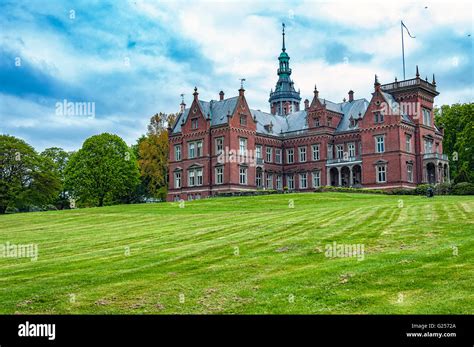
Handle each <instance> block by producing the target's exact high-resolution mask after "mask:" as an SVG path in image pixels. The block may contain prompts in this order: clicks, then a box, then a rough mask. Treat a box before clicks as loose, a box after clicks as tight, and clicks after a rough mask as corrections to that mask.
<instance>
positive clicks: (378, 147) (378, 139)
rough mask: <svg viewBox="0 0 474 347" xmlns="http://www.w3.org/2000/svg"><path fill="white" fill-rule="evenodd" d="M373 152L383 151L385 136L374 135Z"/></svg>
mask: <svg viewBox="0 0 474 347" xmlns="http://www.w3.org/2000/svg"><path fill="white" fill-rule="evenodd" d="M375 152H377V153H383V152H385V136H383V135H380V136H375Z"/></svg>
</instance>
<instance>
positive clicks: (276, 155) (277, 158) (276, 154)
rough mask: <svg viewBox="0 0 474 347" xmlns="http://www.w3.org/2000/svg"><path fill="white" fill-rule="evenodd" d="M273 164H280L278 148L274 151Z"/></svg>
mask: <svg viewBox="0 0 474 347" xmlns="http://www.w3.org/2000/svg"><path fill="white" fill-rule="evenodd" d="M275 162H276V163H277V164H281V149H280V148H276V149H275Z"/></svg>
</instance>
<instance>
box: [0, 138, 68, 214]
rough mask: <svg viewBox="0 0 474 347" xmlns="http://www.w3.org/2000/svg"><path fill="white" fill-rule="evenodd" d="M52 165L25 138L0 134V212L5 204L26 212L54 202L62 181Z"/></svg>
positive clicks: (5, 207) (6, 206)
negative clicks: (34, 207) (33, 207)
mask: <svg viewBox="0 0 474 347" xmlns="http://www.w3.org/2000/svg"><path fill="white" fill-rule="evenodd" d="M53 167H54V163H53V161H52V160H51V159H49V158H47V157H43V156H41V155H39V154H38V153H36V151H35V150H34V149H33V147H31V146H30V145H29V144H27V143H26V142H25V141H23V140H21V139H18V138H16V137H13V136H9V135H0V214H2V213H5V211H6V210H7V208H8V207H11V208H17V209H19V210H21V211H28V210H29V209H30V208H31V207H32V206H43V205H46V204H50V203H52V202H54V199H55V198H56V197H57V195H58V194H59V191H60V190H61V182H60V178H59V175H58V174H57V172H55V171H54V168H53Z"/></svg>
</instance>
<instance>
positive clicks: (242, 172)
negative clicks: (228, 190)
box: [239, 166, 247, 184]
mask: <svg viewBox="0 0 474 347" xmlns="http://www.w3.org/2000/svg"><path fill="white" fill-rule="evenodd" d="M239 183H240V184H247V168H246V167H245V166H241V167H239Z"/></svg>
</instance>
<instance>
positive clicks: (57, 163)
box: [41, 147, 70, 209]
mask: <svg viewBox="0 0 474 347" xmlns="http://www.w3.org/2000/svg"><path fill="white" fill-rule="evenodd" d="M41 156H43V157H46V158H49V159H51V161H52V162H53V164H54V165H53V167H52V169H53V170H54V172H55V173H56V174H57V175H58V177H59V179H60V182H61V191H60V192H59V195H58V197H57V199H56V201H55V203H54V204H55V205H56V207H58V208H60V209H63V208H66V207H69V206H70V202H69V197H68V195H67V191H66V189H65V187H64V183H65V171H66V164H67V162H68V160H69V153H68V152H66V151H65V150H63V149H62V148H59V147H50V148H46V149H45V150H44V151H43V152H41Z"/></svg>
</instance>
